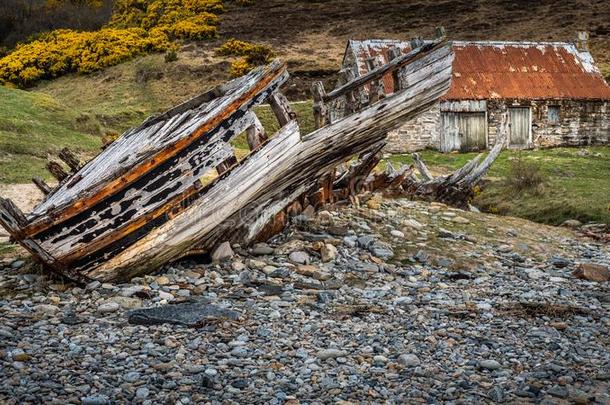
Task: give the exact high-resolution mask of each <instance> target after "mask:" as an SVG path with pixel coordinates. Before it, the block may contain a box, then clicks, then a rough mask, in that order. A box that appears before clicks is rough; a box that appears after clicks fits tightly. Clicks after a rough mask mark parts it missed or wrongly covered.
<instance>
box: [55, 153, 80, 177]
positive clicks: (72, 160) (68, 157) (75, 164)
mask: <svg viewBox="0 0 610 405" xmlns="http://www.w3.org/2000/svg"><path fill="white" fill-rule="evenodd" d="M59 158H60V159H61V160H62V161H63V162H64V163H65V164H67V165H68V167H69V168H70V169H71V170H72V173H76V172H77V171H79V170H80V168H81V167H82V165H81V163H80V160H79V159H78V158H77V157H76V155H75V154H74V153H73V152H72V151H71V150H70V149H68V148H63V149H62V150H61V151H60V152H59Z"/></svg>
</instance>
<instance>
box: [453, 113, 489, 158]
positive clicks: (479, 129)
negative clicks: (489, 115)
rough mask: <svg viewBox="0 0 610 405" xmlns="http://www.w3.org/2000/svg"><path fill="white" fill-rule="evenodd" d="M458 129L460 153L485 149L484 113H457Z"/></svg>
mask: <svg viewBox="0 0 610 405" xmlns="http://www.w3.org/2000/svg"><path fill="white" fill-rule="evenodd" d="M458 117H459V119H458V129H459V135H460V151H462V152H468V151H472V150H481V149H485V147H486V146H487V143H486V140H487V131H486V129H487V128H486V125H485V124H486V119H485V113H484V112H468V113H459V115H458Z"/></svg>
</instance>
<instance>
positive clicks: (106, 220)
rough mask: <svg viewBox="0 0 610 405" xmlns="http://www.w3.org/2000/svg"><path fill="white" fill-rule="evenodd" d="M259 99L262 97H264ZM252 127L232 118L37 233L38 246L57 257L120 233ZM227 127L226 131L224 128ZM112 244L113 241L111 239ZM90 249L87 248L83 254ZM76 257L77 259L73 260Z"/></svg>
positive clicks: (248, 118) (250, 119) (247, 117)
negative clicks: (108, 194) (87, 206)
mask: <svg viewBox="0 0 610 405" xmlns="http://www.w3.org/2000/svg"><path fill="white" fill-rule="evenodd" d="M262 97H264V93H263V96H262ZM253 124H254V114H253V113H252V112H249V111H246V112H245V113H244V114H243V115H242V113H241V112H240V113H236V114H235V115H234V116H232V117H230V118H229V119H228V120H227V122H226V123H223V125H221V126H219V127H217V128H216V129H215V130H213V131H211V132H210V133H209V134H208V136H206V137H205V138H201V139H199V140H198V141H196V142H194V143H193V144H192V145H191V146H189V147H188V148H186V149H184V150H183V152H182V153H181V154H179V155H176V156H174V157H173V158H171V159H169V160H168V161H166V162H164V163H163V164H162V165H160V166H158V167H157V168H155V170H153V171H151V172H150V173H148V174H147V175H145V176H143V177H142V178H141V179H139V180H138V181H136V182H134V183H132V184H130V185H129V186H128V187H127V188H125V189H123V190H121V191H120V192H118V193H116V194H115V195H113V196H112V197H110V198H108V199H106V200H104V201H103V202H101V203H99V204H98V205H96V206H94V207H92V209H90V210H87V211H84V212H82V213H81V214H78V215H76V216H74V217H72V218H70V219H69V220H68V221H64V222H62V223H60V224H58V225H55V226H53V227H51V228H49V229H48V230H46V231H44V232H42V233H40V234H38V235H37V236H36V238H37V239H38V240H40V241H41V243H42V246H43V247H44V248H45V249H46V250H47V251H48V252H49V253H51V254H53V255H55V256H56V257H62V256H64V255H68V254H70V255H71V256H72V257H74V256H73V253H74V252H75V251H76V252H80V253H81V254H84V253H85V252H83V251H81V250H80V248H81V247H82V246H84V245H86V244H88V243H90V242H93V241H96V242H99V241H100V240H103V238H105V237H106V236H107V235H115V234H120V233H121V231H122V229H124V228H126V227H127V226H128V225H129V223H130V222H131V221H133V220H135V219H137V218H139V217H142V216H144V215H146V214H148V213H149V212H152V211H154V210H156V209H159V207H162V206H163V205H164V204H165V202H166V201H167V200H171V199H172V198H173V197H175V196H177V195H180V194H181V193H183V192H184V191H185V190H186V189H188V188H190V187H191V186H193V184H194V183H195V181H197V180H198V179H199V178H200V177H201V176H203V175H204V174H205V173H206V172H207V171H208V170H211V169H214V168H215V167H216V166H217V165H218V164H220V163H221V162H223V161H224V160H225V159H227V158H229V157H230V156H232V155H233V150H232V149H231V147H230V146H229V145H228V144H227V141H229V140H230V139H232V138H233V137H234V136H236V135H239V134H240V133H242V132H243V131H245V130H246V128H248V127H249V126H251V125H253ZM225 127H227V128H225ZM111 239H112V237H111ZM88 250H90V248H88V249H87V251H88ZM77 256H78V255H77Z"/></svg>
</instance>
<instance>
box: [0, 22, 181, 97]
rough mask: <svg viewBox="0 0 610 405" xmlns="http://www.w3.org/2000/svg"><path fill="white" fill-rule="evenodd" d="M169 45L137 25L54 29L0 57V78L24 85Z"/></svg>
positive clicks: (114, 61)
mask: <svg viewBox="0 0 610 405" xmlns="http://www.w3.org/2000/svg"><path fill="white" fill-rule="evenodd" d="M170 44H171V43H170V41H169V39H168V37H167V36H165V35H159V33H151V34H148V33H147V32H146V31H145V30H142V29H140V28H130V29H113V28H105V29H102V30H99V31H93V32H77V31H72V30H56V31H52V32H50V33H47V34H44V35H42V36H40V38H39V39H37V40H35V41H33V42H30V43H28V44H22V45H19V46H17V47H16V48H15V49H14V50H13V51H12V52H11V53H9V54H8V55H7V56H5V57H4V58H2V59H0V80H1V81H4V82H11V83H15V84H18V85H20V86H22V87H24V86H28V85H31V84H32V83H34V82H35V81H37V80H41V79H50V78H54V77H57V76H60V75H62V74H65V73H69V72H82V73H89V72H93V71H96V70H99V69H101V68H103V67H106V66H112V65H116V64H118V63H121V62H123V61H125V60H127V59H129V58H131V57H133V56H135V55H140V54H145V53H149V52H157V51H163V50H166V49H168V48H169V47H170Z"/></svg>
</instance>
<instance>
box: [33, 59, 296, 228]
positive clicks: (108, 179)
mask: <svg viewBox="0 0 610 405" xmlns="http://www.w3.org/2000/svg"><path fill="white" fill-rule="evenodd" d="M255 73H256V74H253V75H251V76H244V77H243V78H240V79H239V80H238V82H239V83H238V84H240V85H239V86H237V85H233V86H231V87H230V88H231V91H228V92H227V94H225V95H224V96H222V97H221V99H220V102H218V103H208V104H205V105H203V106H201V108H200V109H199V110H194V111H190V110H189V111H186V112H182V113H180V114H177V115H174V116H172V117H171V118H169V119H168V120H167V121H166V122H164V121H153V123H145V124H143V125H142V126H141V128H136V129H133V130H130V131H127V132H126V133H125V134H124V135H123V136H122V137H121V138H119V139H118V140H117V141H115V142H114V143H112V144H111V145H110V146H109V147H108V148H106V149H105V150H104V151H103V152H102V154H100V155H99V156H98V158H96V159H95V160H94V161H91V162H89V163H88V164H87V165H85V167H83V169H82V170H81V173H82V174H83V176H84V177H85V179H86V181H81V182H79V184H78V185H77V187H74V189H72V190H70V191H69V192H67V191H66V190H65V189H62V190H58V191H57V192H56V193H54V195H53V196H52V197H51V198H49V199H48V200H46V201H45V202H43V203H42V204H41V205H39V206H38V207H36V209H35V210H34V211H33V217H32V222H31V223H30V225H29V226H28V229H27V230H26V232H27V233H28V234H31V235H33V234H35V233H37V232H39V231H40V230H42V229H44V228H46V227H48V226H49V225H50V223H59V222H61V221H63V220H66V219H67V218H70V217H72V216H74V215H76V214H78V213H80V212H83V211H84V210H86V209H88V208H91V207H92V206H94V205H95V204H97V203H99V202H100V201H102V200H104V199H105V198H106V197H108V196H110V195H111V194H113V193H115V192H117V191H119V190H121V189H123V188H124V187H125V186H126V185H127V184H130V183H132V182H133V181H135V180H137V179H138V178H140V177H141V176H142V175H144V174H145V173H147V172H149V171H150V170H152V169H154V168H156V167H158V166H159V165H161V164H162V163H163V162H165V161H167V160H168V159H170V158H172V157H174V156H175V155H176V154H178V153H179V152H181V151H182V150H183V149H184V148H186V147H187V146H188V145H190V144H191V143H192V142H193V141H194V140H195V139H197V138H200V137H201V136H203V135H204V134H206V133H207V132H209V131H210V130H212V129H213V128H215V127H217V126H218V125H219V123H220V122H222V121H223V120H225V119H226V118H228V117H229V116H230V115H231V114H232V113H233V112H234V110H235V108H237V106H239V105H241V104H243V102H244V100H248V99H251V98H252V97H254V96H255V95H256V94H259V93H260V92H261V91H263V90H264V89H267V88H271V87H273V88H274V89H276V88H277V87H279V85H280V84H281V83H283V82H284V81H285V80H286V79H287V72H286V70H285V66H284V65H283V64H281V63H280V62H274V63H272V64H271V65H269V66H268V67H265V68H264V69H261V70H259V71H257V72H255ZM257 102H259V101H258V100H257ZM212 104H214V105H213V106H211V105H212ZM202 122H203V124H202ZM171 133H176V134H178V135H176V136H174V137H167V135H168V134H171ZM184 134H187V135H186V136H184ZM143 140H146V141H143ZM140 144H142V145H140ZM124 150H127V151H132V153H130V154H127V155H126V154H125V153H124V152H121V151H124ZM134 150H135V151H137V152H136V153H133V151H134ZM155 151H158V153H156V154H154V157H153V158H147V156H149V155H151V154H153V153H154V152H155ZM119 152H121V153H119ZM121 156H123V157H121ZM93 162H95V163H93ZM108 168H111V169H113V171H112V172H111V173H104V170H105V171H108Z"/></svg>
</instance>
